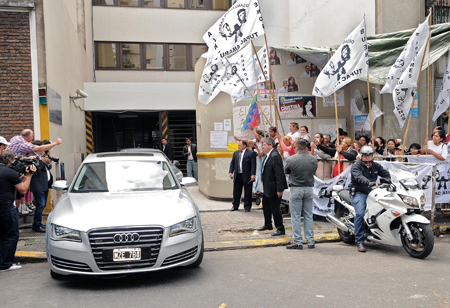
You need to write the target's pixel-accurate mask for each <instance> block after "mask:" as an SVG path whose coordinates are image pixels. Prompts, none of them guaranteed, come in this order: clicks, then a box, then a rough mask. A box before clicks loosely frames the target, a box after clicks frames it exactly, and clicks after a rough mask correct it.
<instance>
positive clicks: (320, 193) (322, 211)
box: [283, 155, 450, 216]
mask: <svg viewBox="0 0 450 308" xmlns="http://www.w3.org/2000/svg"><path fill="white" fill-rule="evenodd" d="M426 156H429V155H426ZM408 159H409V158H408ZM419 159H420V158H419ZM430 160H431V158H425V159H424V161H430ZM410 161H411V160H410ZM377 163H379V164H381V166H383V168H385V169H386V170H388V171H389V173H390V174H391V178H394V177H395V174H396V173H397V172H399V171H402V170H404V171H409V172H411V173H412V176H413V177H415V179H416V180H417V182H418V183H419V184H422V183H423V178H424V177H425V176H427V175H432V172H433V166H434V163H433V164H429V163H422V164H420V165H416V166H411V165H404V164H402V163H399V162H388V161H379V162H377ZM444 166H445V167H444ZM449 166H450V161H447V162H445V163H443V164H441V165H440V168H441V170H443V168H447V169H446V170H448V169H449ZM350 170H351V168H347V169H345V170H344V171H343V172H342V173H341V174H340V175H339V176H337V177H334V178H332V179H330V180H327V181H322V180H321V179H319V178H317V177H315V176H314V188H313V192H314V198H313V207H314V208H313V212H314V214H315V215H319V216H326V215H328V214H333V213H334V199H333V198H331V193H332V191H333V186H334V185H343V186H344V188H345V189H349V187H350V185H351V175H350ZM442 172H443V171H442ZM440 174H441V173H440ZM441 178H442V179H441ZM449 178H450V176H449V175H447V174H445V176H444V175H442V174H441V175H440V177H439V178H438V182H437V186H436V199H435V200H436V201H435V203H448V202H449V195H450V184H449V185H447V181H448V180H449ZM424 193H425V198H426V203H425V210H426V211H429V210H430V209H431V201H432V193H433V189H432V185H428V189H425V190H424ZM289 196H290V192H289V190H285V192H284V194H283V199H284V200H289Z"/></svg>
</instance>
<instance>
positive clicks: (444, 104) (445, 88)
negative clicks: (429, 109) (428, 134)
mask: <svg viewBox="0 0 450 308" xmlns="http://www.w3.org/2000/svg"><path fill="white" fill-rule="evenodd" d="M449 100H450V52H449V53H448V63H447V69H446V71H445V75H444V79H443V80H442V86H441V92H440V93H439V96H438V98H437V100H436V103H435V105H436V111H435V112H434V115H433V122H434V121H436V120H437V118H439V116H440V115H441V114H443V113H444V112H445V111H447V110H448V103H449Z"/></svg>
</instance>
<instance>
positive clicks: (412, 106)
mask: <svg viewBox="0 0 450 308" xmlns="http://www.w3.org/2000/svg"><path fill="white" fill-rule="evenodd" d="M428 41H430V37H428V40H427V47H428ZM427 47H425V51H424V52H423V57H422V62H420V71H419V77H417V87H416V89H417V88H418V87H419V82H420V75H421V74H422V65H423V60H424V59H425V55H426V53H427ZM416 93H417V91H415V92H414V98H413V101H412V104H411V108H410V109H409V118H408V125H407V126H406V132H405V138H404V141H403V145H402V152H401V155H404V153H405V146H406V140H407V139H408V131H409V125H410V124H411V118H412V111H413V109H414V103H415V102H416ZM425 150H426V148H425Z"/></svg>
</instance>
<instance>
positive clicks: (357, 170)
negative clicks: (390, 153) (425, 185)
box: [351, 145, 391, 252]
mask: <svg viewBox="0 0 450 308" xmlns="http://www.w3.org/2000/svg"><path fill="white" fill-rule="evenodd" d="M359 153H360V154H361V158H360V159H358V160H357V161H356V163H355V164H353V166H352V170H351V176H352V184H351V185H352V187H353V188H354V191H355V194H354V195H352V196H351V201H352V204H353V206H354V207H355V212H356V217H355V244H356V246H357V248H358V251H359V252H366V248H365V247H364V232H365V226H364V213H365V211H366V200H367V196H368V195H369V193H370V191H371V190H372V188H373V187H378V184H377V183H376V181H377V179H378V176H380V177H383V178H388V179H390V178H391V176H390V174H389V172H388V171H387V170H386V169H384V168H383V167H382V166H381V165H380V164H379V163H376V162H374V161H373V156H374V153H375V150H374V149H373V147H372V146H370V145H365V146H363V147H362V148H361V150H360V151H359Z"/></svg>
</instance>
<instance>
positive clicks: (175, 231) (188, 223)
mask: <svg viewBox="0 0 450 308" xmlns="http://www.w3.org/2000/svg"><path fill="white" fill-rule="evenodd" d="M195 230H197V217H192V218H189V219H186V220H184V221H182V222H179V223H177V224H175V225H173V226H170V234H169V236H176V235H180V234H184V233H192V232H195Z"/></svg>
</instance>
